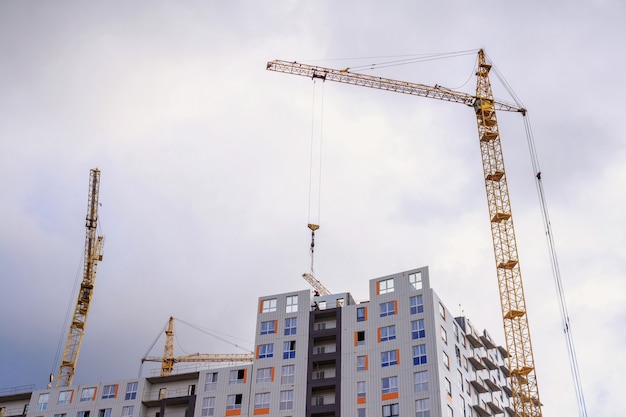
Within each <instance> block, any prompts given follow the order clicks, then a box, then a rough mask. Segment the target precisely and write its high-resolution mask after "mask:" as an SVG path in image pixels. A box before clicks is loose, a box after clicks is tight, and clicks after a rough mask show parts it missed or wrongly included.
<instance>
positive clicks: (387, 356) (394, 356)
mask: <svg viewBox="0 0 626 417" xmlns="http://www.w3.org/2000/svg"><path fill="white" fill-rule="evenodd" d="M397 364H398V351H397V350H388V351H387V352H382V353H381V354H380V365H381V366H382V367H383V368H384V367H385V366H392V365H397Z"/></svg>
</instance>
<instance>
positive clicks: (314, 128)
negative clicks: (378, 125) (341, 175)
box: [307, 82, 324, 274]
mask: <svg viewBox="0 0 626 417" xmlns="http://www.w3.org/2000/svg"><path fill="white" fill-rule="evenodd" d="M316 84H317V83H315V82H314V83H313V100H312V102H313V103H312V109H311V146H310V155H309V207H308V215H307V217H308V223H307V227H308V228H309V229H310V230H311V246H310V249H309V256H310V258H311V274H313V273H314V270H315V231H316V230H318V229H319V228H320V226H319V225H320V212H321V205H322V202H321V201H322V139H323V136H324V83H322V86H321V96H322V97H321V100H320V104H319V106H320V108H319V123H316V121H317V120H318V117H317V116H316V115H317V112H318V109H317V102H316V94H315V92H316V91H315V90H316V87H317V86H316ZM318 131H319V133H318ZM316 141H317V142H318V143H317V146H316ZM316 154H317V158H316ZM316 159H317V161H316ZM315 162H317V172H314V169H315V165H316V164H315ZM315 176H317V188H316V189H315V191H316V192H315V195H316V198H315V199H316V200H317V216H316V219H313V218H312V217H315V216H312V214H311V208H312V205H313V204H314V198H313V195H314V182H315V179H314V177H315Z"/></svg>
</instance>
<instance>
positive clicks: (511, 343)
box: [267, 49, 542, 417]
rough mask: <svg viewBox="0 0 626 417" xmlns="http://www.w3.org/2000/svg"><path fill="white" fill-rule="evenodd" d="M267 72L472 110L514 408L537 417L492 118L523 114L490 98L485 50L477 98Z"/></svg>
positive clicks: (302, 70) (350, 78)
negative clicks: (366, 88)
mask: <svg viewBox="0 0 626 417" xmlns="http://www.w3.org/2000/svg"><path fill="white" fill-rule="evenodd" d="M267 69H268V70H270V71H277V72H282V73H287V74H293V75H300V76H306V77H311V78H320V79H322V80H328V81H335V82H339V83H345V84H352V85H357V86H362V87H370V88H374V89H378V90H387V91H392V92H397V93H403V94H410V95H415V96H420V97H427V98H434V99H437V100H443V101H449V102H453V103H460V104H464V105H466V106H470V107H472V108H473V109H474V112H475V114H476V122H477V125H478V137H479V144H480V152H481V158H482V164H483V172H484V182H485V189H486V193H487V204H488V207H489V219H490V223H491V236H492V240H493V248H494V255H495V261H496V262H495V263H496V270H497V277H498V288H499V292H500V304H501V308H502V319H503V325H504V333H505V340H506V347H507V350H508V353H509V358H508V361H509V369H510V371H511V390H512V393H513V395H512V399H513V409H514V411H515V414H516V416H517V417H541V415H542V413H541V403H540V400H539V391H538V387H537V378H536V374H535V365H534V358H533V352H532V344H531V340H530V331H529V326H528V318H527V315H526V302H525V297H524V289H523V284H522V276H521V272H520V266H519V261H518V259H519V258H518V254H517V243H516V239H515V231H514V228H513V217H512V214H511V205H510V198H509V191H508V185H507V180H506V173H505V169H504V159H503V155H502V146H501V143H500V133H499V131H498V123H497V119H496V111H510V112H519V113H521V114H522V115H525V114H526V109H524V108H522V107H519V106H517V105H514V104H509V103H505V102H503V101H500V100H496V99H495V98H494V97H493V93H492V90H491V83H490V81H489V71H490V69H491V65H490V64H489V63H487V61H486V58H485V54H484V51H483V50H482V49H481V50H480V51H479V52H478V70H477V72H476V77H477V83H476V95H471V94H467V93H463V92H458V91H454V90H450V89H447V88H444V87H440V86H437V85H435V86H427V85H423V84H415V83H410V82H405V81H396V80H392V79H388V78H381V77H374V76H371V75H366V74H358V73H351V72H349V69H345V70H336V69H330V68H323V67H316V66H311V65H306V64H299V63H297V62H287V61H279V60H274V61H270V62H268V63H267Z"/></svg>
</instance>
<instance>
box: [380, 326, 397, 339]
mask: <svg viewBox="0 0 626 417" xmlns="http://www.w3.org/2000/svg"><path fill="white" fill-rule="evenodd" d="M378 332H379V338H378V339H379V340H380V341H381V342H386V341H388V340H394V339H395V338H396V326H395V325H391V326H385V327H380V328H379V329H378Z"/></svg>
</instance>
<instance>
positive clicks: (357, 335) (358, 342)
mask: <svg viewBox="0 0 626 417" xmlns="http://www.w3.org/2000/svg"><path fill="white" fill-rule="evenodd" d="M364 344H365V331H363V330H361V331H360V332H354V346H363V345H364Z"/></svg>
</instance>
